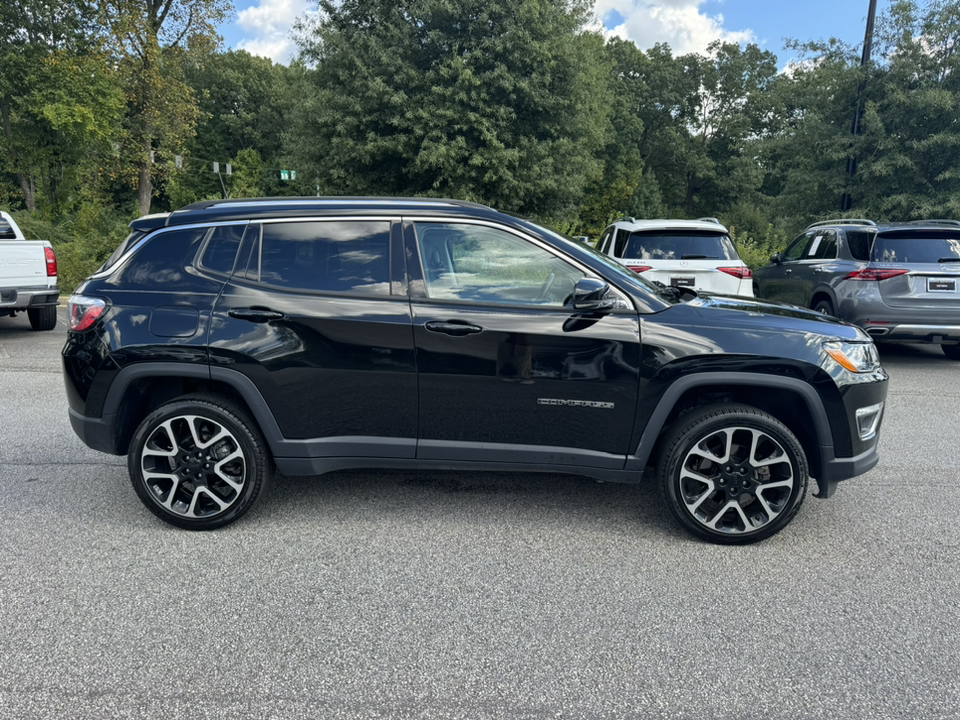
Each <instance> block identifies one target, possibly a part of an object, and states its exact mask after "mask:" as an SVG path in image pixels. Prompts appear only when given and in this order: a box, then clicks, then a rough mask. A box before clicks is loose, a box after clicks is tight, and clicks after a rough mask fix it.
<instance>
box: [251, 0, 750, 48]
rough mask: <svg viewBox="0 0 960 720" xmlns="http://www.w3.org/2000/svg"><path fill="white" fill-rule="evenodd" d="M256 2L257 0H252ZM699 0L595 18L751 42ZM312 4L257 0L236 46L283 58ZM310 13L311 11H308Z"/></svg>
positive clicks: (642, 31)
mask: <svg viewBox="0 0 960 720" xmlns="http://www.w3.org/2000/svg"><path fill="white" fill-rule="evenodd" d="M253 2H258V0H253ZM704 2H705V0H660V1H659V2H654V1H653V0H596V1H595V5H594V7H595V11H596V14H597V17H598V18H599V19H600V20H601V22H603V23H604V24H611V23H610V18H616V20H615V21H614V22H615V23H616V25H615V27H612V28H610V29H606V28H605V29H604V32H606V34H607V35H608V36H616V37H621V38H623V39H625V40H632V41H633V42H634V43H636V44H637V46H638V47H640V48H641V49H644V50H646V49H649V48H651V47H653V46H654V45H655V44H656V43H658V42H661V43H667V44H668V45H670V49H671V50H672V51H673V54H674V55H684V54H686V53H691V52H699V53H703V52H705V51H706V49H707V45H709V44H710V43H711V42H713V41H714V40H724V41H726V42H737V43H739V42H753V41H755V40H756V38H755V36H754V34H753V32H752V31H750V30H739V31H731V30H727V29H726V28H724V26H723V16H722V15H706V14H704V13H702V12H701V11H700V8H701V6H702V5H703V3H704ZM313 8H315V3H313V2H311V1H310V0H259V4H256V5H252V6H250V7H248V8H246V9H244V10H240V12H239V13H238V14H237V26H238V27H239V28H240V29H241V30H242V31H243V33H244V34H245V36H246V37H244V38H243V39H242V40H240V41H239V42H238V43H237V44H236V47H238V48H240V49H242V50H246V51H247V52H249V53H251V54H254V55H262V56H264V57H268V58H271V59H273V60H274V61H276V62H282V63H288V62H289V61H290V60H291V59H292V58H293V57H294V56H295V55H296V51H297V48H296V44H295V43H294V42H293V40H292V39H291V36H290V31H291V28H292V27H293V23H294V21H295V20H296V19H297V18H298V17H301V16H303V15H306V14H307V13H308V12H310V11H311V10H313ZM313 12H315V10H313Z"/></svg>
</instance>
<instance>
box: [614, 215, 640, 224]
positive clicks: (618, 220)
mask: <svg viewBox="0 0 960 720" xmlns="http://www.w3.org/2000/svg"><path fill="white" fill-rule="evenodd" d="M636 221H637V220H636V218H632V217H629V216H627V217H622V218H617V219H616V220H614V222H629V223H635V222H636Z"/></svg>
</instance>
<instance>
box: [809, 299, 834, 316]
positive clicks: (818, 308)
mask: <svg viewBox="0 0 960 720" xmlns="http://www.w3.org/2000/svg"><path fill="white" fill-rule="evenodd" d="M813 311H814V312H818V313H820V314H821V315H831V316H834V317H836V313H834V312H833V303H831V302H830V301H829V300H820V301H818V302H817V304H816V305H814V306H813Z"/></svg>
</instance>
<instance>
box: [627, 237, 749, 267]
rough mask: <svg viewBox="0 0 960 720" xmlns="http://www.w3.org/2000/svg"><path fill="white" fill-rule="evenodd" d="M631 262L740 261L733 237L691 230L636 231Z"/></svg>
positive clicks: (630, 250) (630, 253) (629, 246)
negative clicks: (732, 240)
mask: <svg viewBox="0 0 960 720" xmlns="http://www.w3.org/2000/svg"><path fill="white" fill-rule="evenodd" d="M623 257H626V258H630V259H631V260H738V259H739V256H738V255H737V251H736V249H735V248H734V247H733V242H731V240H730V238H729V237H727V236H726V235H723V234H718V233H711V232H696V231H691V230H657V231H655V232H635V233H633V235H631V236H630V242H629V244H628V245H627V252H626V255H624V256H623Z"/></svg>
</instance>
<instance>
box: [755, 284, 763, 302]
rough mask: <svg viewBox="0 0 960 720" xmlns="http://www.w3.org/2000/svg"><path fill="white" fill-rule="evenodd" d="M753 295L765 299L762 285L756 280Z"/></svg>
mask: <svg viewBox="0 0 960 720" xmlns="http://www.w3.org/2000/svg"><path fill="white" fill-rule="evenodd" d="M753 296H754V297H755V298H760V299H763V295H761V294H760V285H758V284H757V282H756V281H754V283H753Z"/></svg>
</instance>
